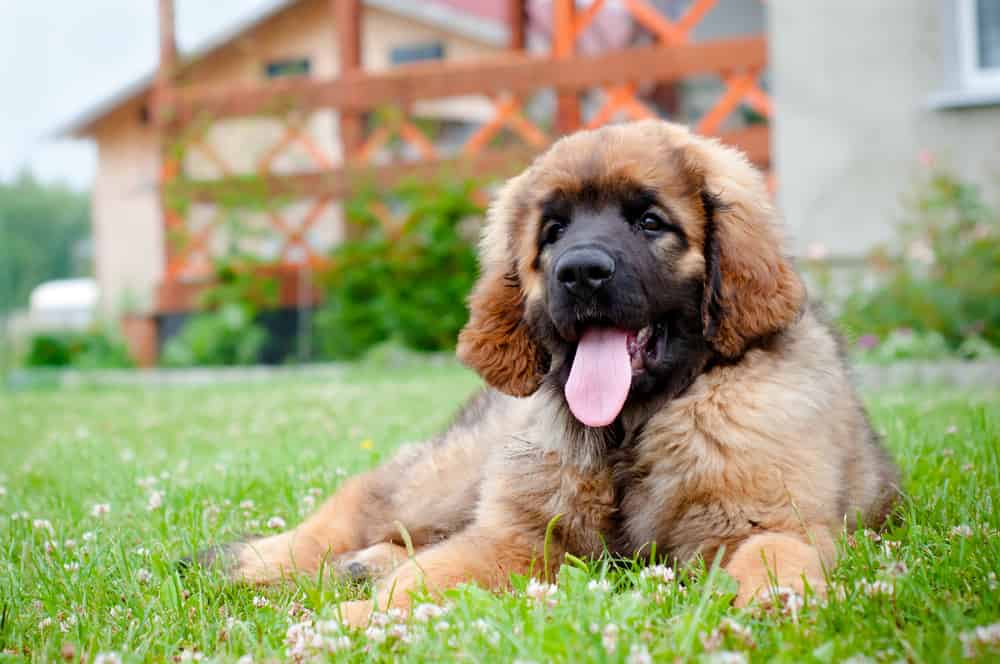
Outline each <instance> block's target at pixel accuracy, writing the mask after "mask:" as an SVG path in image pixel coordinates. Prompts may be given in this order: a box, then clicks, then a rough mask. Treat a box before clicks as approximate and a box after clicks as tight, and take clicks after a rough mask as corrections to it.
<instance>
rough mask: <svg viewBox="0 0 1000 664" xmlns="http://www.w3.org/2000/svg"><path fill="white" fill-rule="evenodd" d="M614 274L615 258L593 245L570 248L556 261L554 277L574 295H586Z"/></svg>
mask: <svg viewBox="0 0 1000 664" xmlns="http://www.w3.org/2000/svg"><path fill="white" fill-rule="evenodd" d="M614 274H615V259H614V258H612V257H611V255H610V254H608V253H607V252H606V251H602V250H601V249H596V248H593V247H585V248H580V249H570V250H569V251H567V252H566V253H564V254H563V255H562V256H560V257H559V262H558V263H556V279H558V280H559V283H561V284H562V285H563V287H564V288H565V289H566V290H568V291H569V292H570V293H572V294H573V295H574V296H575V297H588V296H590V295H593V294H594V293H596V292H597V291H599V290H600V289H601V287H602V286H604V284H606V283H608V282H609V281H610V280H611V277H613V276H614Z"/></svg>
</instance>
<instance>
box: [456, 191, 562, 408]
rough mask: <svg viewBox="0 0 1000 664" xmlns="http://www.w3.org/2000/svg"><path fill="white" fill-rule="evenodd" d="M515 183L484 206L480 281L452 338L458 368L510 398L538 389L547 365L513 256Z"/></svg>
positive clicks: (516, 206) (515, 207)
mask: <svg viewBox="0 0 1000 664" xmlns="http://www.w3.org/2000/svg"><path fill="white" fill-rule="evenodd" d="M522 177H523V176H522ZM520 179H521V178H515V179H513V180H511V181H510V182H508V184H507V185H506V186H505V187H504V188H503V190H502V191H501V192H500V194H499V195H498V196H497V198H496V200H495V201H494V203H493V205H492V206H491V207H490V211H489V215H488V220H487V224H486V230H485V232H484V234H483V241H482V244H481V247H480V258H479V260H480V277H479V281H478V282H477V283H476V286H475V288H473V290H472V294H471V295H470V296H469V322H468V323H466V325H465V328H463V329H462V331H461V332H460V333H459V335H458V349H457V354H458V359H459V360H461V361H462V363H463V364H465V365H466V366H468V367H470V368H472V369H474V370H475V371H476V372H478V373H479V375H480V376H482V377H483V380H485V381H486V382H487V383H489V384H490V385H492V386H493V387H495V388H496V389H498V390H500V391H501V392H505V393H507V394H510V395H513V396H516V397H523V396H528V395H529V394H532V393H534V392H535V390H537V389H538V386H539V385H541V382H542V379H543V378H544V377H545V373H546V372H547V369H548V362H549V358H548V354H547V353H546V352H545V351H544V350H543V349H542V348H541V346H539V344H538V343H537V342H536V341H535V339H534V337H533V335H532V333H531V330H530V329H529V327H528V324H527V321H526V320H525V317H524V291H523V290H522V288H521V280H520V278H519V277H518V272H517V258H516V256H515V255H513V253H514V249H513V247H514V246H516V242H512V238H511V234H512V233H513V232H514V226H515V223H514V221H515V217H516V215H517V214H518V213H519V205H518V201H517V200H516V199H517V192H518V190H519V186H518V181H519V180H520Z"/></svg>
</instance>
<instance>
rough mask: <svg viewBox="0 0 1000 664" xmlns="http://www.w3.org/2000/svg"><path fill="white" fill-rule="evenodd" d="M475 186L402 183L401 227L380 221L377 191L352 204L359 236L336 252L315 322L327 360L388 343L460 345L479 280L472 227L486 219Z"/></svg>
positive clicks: (397, 194) (424, 347)
mask: <svg viewBox="0 0 1000 664" xmlns="http://www.w3.org/2000/svg"><path fill="white" fill-rule="evenodd" d="M475 186H476V185H475V183H473V182H470V181H458V182H456V181H440V182H431V183H420V184H415V183H414V184H407V185H403V186H400V187H399V188H397V189H396V190H395V191H394V192H392V198H393V199H394V201H393V202H394V204H395V205H396V206H397V207H398V208H400V209H404V210H406V213H405V215H404V216H403V217H402V220H401V222H399V225H398V226H390V227H387V226H386V225H385V224H384V223H383V222H382V221H381V220H380V218H379V216H378V215H377V214H376V210H377V209H379V201H378V199H377V198H376V196H375V195H374V194H373V193H371V192H368V193H365V194H362V195H359V196H357V197H356V198H354V199H353V200H352V201H350V202H349V204H348V208H347V214H348V219H349V222H350V223H351V224H352V226H353V230H354V236H353V239H350V240H348V241H346V242H344V243H342V244H341V245H340V246H338V247H337V248H336V249H335V250H334V251H333V255H332V264H333V267H332V268H331V269H330V270H329V272H328V273H327V274H326V275H325V277H324V290H325V298H324V304H323V307H322V309H321V310H320V311H319V312H317V315H316V317H315V335H316V339H317V346H318V348H319V353H320V355H321V356H322V357H323V358H325V359H348V358H356V357H358V356H360V355H361V354H363V353H364V352H365V351H366V350H367V349H369V348H371V347H372V346H374V345H376V344H379V343H382V342H384V341H387V340H392V341H394V342H396V343H399V344H401V345H403V346H406V347H407V348H411V349H414V350H421V351H436V350H445V349H450V348H452V347H454V344H455V338H456V336H457V335H458V331H459V330H460V329H461V328H462V326H463V325H464V324H465V321H466V316H467V312H466V306H465V300H466V296H467V295H468V293H469V290H470V289H471V288H472V284H473V283H474V282H475V279H476V254H475V249H474V243H473V237H470V236H474V235H475V233H474V232H471V231H470V229H469V228H468V227H467V224H466V223H465V222H467V221H468V220H470V219H473V218H478V217H480V216H481V215H482V214H483V209H482V207H481V206H480V205H479V204H477V203H476V202H475V201H474V200H473V196H472V194H473V190H474V189H475Z"/></svg>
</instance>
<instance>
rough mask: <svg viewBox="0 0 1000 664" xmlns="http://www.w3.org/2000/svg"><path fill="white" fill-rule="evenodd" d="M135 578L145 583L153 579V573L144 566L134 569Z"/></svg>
mask: <svg viewBox="0 0 1000 664" xmlns="http://www.w3.org/2000/svg"><path fill="white" fill-rule="evenodd" d="M135 580H136V581H138V582H139V583H141V584H143V585H146V584H147V583H149V582H150V581H152V580H153V573H152V572H150V571H149V570H148V569H146V568H144V567H142V568H139V569H137V570H136V571H135Z"/></svg>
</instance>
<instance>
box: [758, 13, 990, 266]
mask: <svg viewBox="0 0 1000 664" xmlns="http://www.w3.org/2000/svg"><path fill="white" fill-rule="evenodd" d="M767 7H768V10H767V12H768V19H767V30H768V43H769V45H770V58H769V66H770V75H771V83H772V90H773V95H774V105H775V116H774V124H773V128H772V148H773V153H774V160H775V162H776V171H777V174H778V202H779V204H780V208H781V209H782V211H783V213H784V215H785V217H786V219H787V221H788V223H789V225H790V227H791V231H792V235H793V239H794V241H795V247H796V248H797V249H798V250H799V251H802V250H804V249H805V248H806V247H808V246H810V245H814V246H816V247H818V248H820V249H821V251H820V253H826V254H827V255H829V256H830V257H831V258H834V259H839V260H840V261H841V262H843V263H845V264H847V265H850V264H854V265H856V264H857V263H858V261H859V260H860V259H861V258H862V257H863V256H864V255H865V254H866V253H867V252H868V251H869V250H870V249H871V248H872V247H873V246H874V245H876V244H880V243H886V242H889V241H891V240H892V239H893V238H894V237H895V228H894V225H895V224H897V223H899V222H900V221H901V220H902V219H903V210H902V203H901V197H903V196H905V194H907V193H908V192H911V191H912V190H913V188H914V186H915V184H916V182H917V180H918V178H919V176H920V173H921V171H922V170H925V169H926V167H925V166H922V165H921V161H923V162H927V161H928V160H929V159H931V158H933V159H935V160H937V162H939V163H940V164H942V165H944V166H947V167H949V168H954V169H955V170H956V171H957V172H958V173H959V174H960V175H961V176H963V177H964V178H967V179H968V180H970V181H973V182H978V183H980V184H990V183H992V184H993V186H994V187H995V186H996V183H997V182H998V181H1000V180H998V176H1000V0H878V1H877V2H828V1H826V0H769V1H768V3H767Z"/></svg>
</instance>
